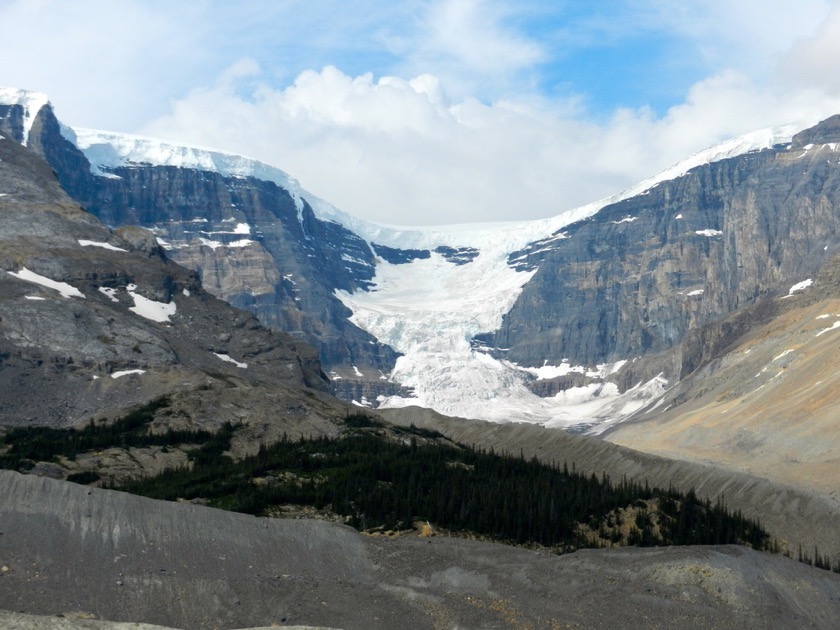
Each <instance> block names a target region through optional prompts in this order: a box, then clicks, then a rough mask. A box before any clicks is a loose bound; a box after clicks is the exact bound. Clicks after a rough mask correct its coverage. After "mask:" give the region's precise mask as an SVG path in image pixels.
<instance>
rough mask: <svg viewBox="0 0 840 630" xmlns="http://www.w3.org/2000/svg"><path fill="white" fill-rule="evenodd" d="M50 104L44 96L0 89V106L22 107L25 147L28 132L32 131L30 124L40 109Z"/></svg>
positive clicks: (36, 93) (37, 93)
mask: <svg viewBox="0 0 840 630" xmlns="http://www.w3.org/2000/svg"><path fill="white" fill-rule="evenodd" d="M49 104H50V99H49V98H47V95H46V94H43V93H41V92H33V91H32V90H22V89H19V88H13V87H0V105H20V106H21V107H23V110H24V111H23V142H22V144H23V145H24V146H26V145H27V144H28V143H29V132H30V131H31V130H32V123H33V122H34V121H35V117H36V116H37V115H38V112H39V111H41V108H42V107H44V106H45V105H49Z"/></svg>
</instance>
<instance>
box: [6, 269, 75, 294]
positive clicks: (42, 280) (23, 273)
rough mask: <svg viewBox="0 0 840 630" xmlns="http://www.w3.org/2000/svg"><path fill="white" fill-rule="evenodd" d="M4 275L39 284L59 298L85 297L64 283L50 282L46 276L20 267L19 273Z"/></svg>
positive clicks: (13, 272) (11, 272)
mask: <svg viewBox="0 0 840 630" xmlns="http://www.w3.org/2000/svg"><path fill="white" fill-rule="evenodd" d="M6 273H8V274H9V275H10V276H14V277H15V278H18V279H20V280H25V281H27V282H33V283H35V284H40V285H41V286H42V287H47V288H48V289H53V290H54V291H58V292H59V293H60V294H61V297H65V298H71V297H80V298H83V297H85V296H84V294H83V293H82V292H81V291H79V290H78V289H77V288H76V287H73V286H70V285H69V284H67V283H66V282H58V281H56V280H50V279H49V278H47V277H46V276H42V275H40V274H37V273H35V272H34V271H29V269H27V268H26V267H22V268H21V270H20V271H8V272H6Z"/></svg>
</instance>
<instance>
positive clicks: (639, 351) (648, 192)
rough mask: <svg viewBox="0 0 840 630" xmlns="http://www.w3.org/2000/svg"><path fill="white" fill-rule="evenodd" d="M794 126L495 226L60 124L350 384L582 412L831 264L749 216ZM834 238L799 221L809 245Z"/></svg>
mask: <svg viewBox="0 0 840 630" xmlns="http://www.w3.org/2000/svg"><path fill="white" fill-rule="evenodd" d="M16 98H17V101H16V102H18V101H21V98H20V96H17V97H16ZM797 129H798V127H795V126H788V127H783V128H778V129H771V130H763V131H759V132H755V133H752V134H748V135H746V136H743V137H741V138H737V139H734V140H731V141H729V142H726V143H723V144H721V145H719V146H717V147H713V148H711V149H708V150H706V151H702V152H699V153H697V154H695V155H694V156H691V157H689V158H687V159H686V160H683V161H681V162H680V163H678V164H676V165H674V166H673V167H671V168H669V169H666V170H665V171H663V172H662V173H659V174H657V175H656V176H654V177H651V178H650V179H648V180H645V181H643V182H640V183H639V184H638V185H636V186H633V187H631V188H630V189H628V190H626V191H624V192H622V193H620V194H617V195H614V196H613V197H610V198H608V199H604V200H601V201H598V202H594V203H591V204H588V205H586V206H583V207H581V208H576V209H572V210H569V211H566V212H563V213H561V214H558V215H557V216H555V217H552V218H548V219H544V220H538V221H528V222H511V223H506V224H496V225H480V224H478V225H463V226H441V227H433V228H417V227H400V226H389V225H380V224H376V223H371V222H369V221H365V220H362V219H359V218H357V217H353V216H350V215H348V214H346V213H344V212H341V211H340V210H338V209H336V208H335V207H334V206H332V205H331V204H329V203H327V202H326V201H323V200H321V199H318V198H316V197H314V196H313V195H311V194H309V193H307V192H306V191H305V190H303V189H301V187H300V185H299V183H298V182H297V181H296V180H294V178H292V177H290V176H289V175H288V174H286V173H284V172H283V171H281V170H279V169H277V168H275V167H272V166H269V165H266V164H263V163H260V162H258V161H255V160H251V159H248V158H245V157H242V156H237V155H233V154H230V153H225V152H221V151H215V150H210V149H204V148H200V147H183V146H177V145H174V144H172V143H167V142H165V141H160V140H155V139H150V138H142V137H138V136H129V135H125V134H115V133H109V132H100V131H91V130H81V129H78V130H70V129H68V128H66V127H62V128H61V134H62V135H63V139H61V141H66V142H69V143H71V144H72V146H74V147H76V148H77V149H79V150H81V152H82V154H83V156H84V159H86V160H87V161H88V163H89V169H88V170H89V172H87V173H78V172H70V171H68V167H67V166H66V165H65V164H64V163H62V162H61V160H58V161H55V162H54V167H55V168H56V169H57V170H58V171H59V175H60V176H62V173H63V172H64V175H65V176H66V181H67V182H68V184H67V185H70V186H71V188H72V187H73V186H76V188H75V189H73V190H71V194H74V195H76V197H77V199H79V200H80V202H82V203H83V204H84V205H85V206H86V207H88V208H89V209H90V210H91V211H92V212H94V213H95V214H97V215H98V216H100V217H102V218H104V219H105V220H106V221H107V222H109V223H113V224H126V223H138V224H140V225H143V226H145V227H148V228H150V229H153V230H154V231H155V232H156V234H157V235H158V238H159V239H161V242H163V243H165V246H166V247H167V248H168V249H169V255H170V256H171V257H173V258H174V259H175V260H177V261H178V262H180V263H181V264H184V265H186V266H188V267H191V268H193V269H196V270H197V271H198V272H199V273H200V274H201V275H202V278H203V279H204V282H205V285H206V286H207V287H208V288H209V289H210V290H211V291H214V292H215V293H216V294H217V295H220V296H221V297H224V298H225V299H227V300H229V301H231V302H232V303H233V304H235V305H237V306H240V307H242V308H247V309H249V310H251V311H252V312H254V313H255V314H257V315H258V316H259V317H260V318H261V319H262V320H263V321H265V322H266V323H269V324H271V325H274V326H277V327H280V328H283V329H284V330H288V331H290V332H292V333H293V334H297V335H299V336H301V337H303V338H305V339H307V340H309V341H310V342H311V343H313V344H315V345H316V346H317V347H319V349H320V352H321V360H322V362H323V363H324V365H325V368H326V370H327V371H328V372H329V374H330V376H331V377H332V378H333V386H334V391H336V393H339V394H340V395H342V396H344V397H345V398H347V399H353V400H355V401H356V402H357V403H359V404H368V405H381V406H386V407H388V406H390V407H400V406H405V405H408V404H421V405H425V406H429V407H432V408H434V409H436V410H438V411H442V412H445V413H450V414H456V415H461V416H467V417H477V418H486V419H492V420H495V421H507V420H527V421H531V422H539V423H545V424H548V425H551V426H571V425H582V426H589V425H598V424H601V423H604V422H607V421H614V420H615V419H616V418H625V417H628V416H629V415H632V413H633V412H635V411H636V410H637V409H638V408H640V407H641V406H644V405H645V404H646V403H647V402H649V401H652V400H655V399H656V398H657V397H659V396H661V395H662V393H663V391H664V390H665V389H666V388H667V387H668V386H670V385H673V383H674V382H675V381H676V380H677V379H678V378H679V377H680V373H679V370H678V369H677V368H676V367H675V366H676V365H677V364H676V362H675V360H674V359H673V355H668V356H669V357H670V358H666V359H665V360H664V364H663V367H661V368H660V369H656V367H655V365H654V363H653V361H652V360H648V359H649V358H650V357H653V356H658V355H659V354H661V353H663V352H664V353H668V352H672V351H673V349H674V348H676V347H677V346H678V345H679V343H680V341H681V339H682V337H683V336H684V335H685V334H686V332H687V331H688V330H691V329H693V328H696V327H698V326H703V325H705V324H707V323H709V322H711V321H715V320H717V319H719V318H721V317H723V316H725V315H726V314H727V313H728V312H731V311H732V310H733V309H737V308H739V305H740V304H742V303H744V302H745V301H749V300H753V299H755V298H757V297H758V296H760V295H763V294H766V293H767V292H770V291H773V290H774V289H775V287H777V286H778V285H779V283H780V282H786V281H787V280H788V278H789V277H791V276H793V275H795V274H800V273H802V274H804V273H806V272H808V271H811V270H813V269H815V268H816V267H817V266H818V265H819V263H820V261H821V260H822V258H820V256H814V257H812V258H811V259H808V263H807V265H798V266H797V264H795V263H792V262H782V263H777V262H776V258H779V257H778V256H777V257H772V258H770V259H769V260H764V259H763V258H762V256H763V257H764V258H767V253H766V251H765V253H764V254H760V253H758V250H759V249H760V248H761V247H764V245H761V244H759V243H758V241H767V239H771V240H772V239H776V240H773V242H772V243H770V244H769V245H767V247H765V249H767V250H768V251H769V250H771V249H773V248H774V247H778V241H779V239H780V238H781V237H782V236H783V235H781V234H780V235H778V237H777V235H775V234H769V233H768V234H760V235H758V237H759V238H758V241H756V243H755V244H750V243H748V242H747V234H746V232H747V230H745V229H743V225H748V224H749V223H750V221H754V218H753V217H752V216H751V213H753V214H754V209H750V207H748V204H746V205H745V204H741V201H740V196H741V195H749V194H753V193H750V192H749V191H750V190H752V189H750V188H749V187H750V186H751V185H752V184H749V183H748V182H749V178H750V177H752V178H758V179H757V181H759V183H758V185H759V186H765V183H764V182H763V180H762V175H761V173H763V172H764V170H765V169H767V168H775V169H776V171H775V173H776V174H774V175H773V177H774V178H776V179H778V178H780V177H782V178H785V177H793V176H794V171H795V170H796V169H800V168H804V170H805V172H806V175H808V173H810V172H811V170H809V169H816V168H817V164H818V162H819V161H820V160H821V159H822V157H821V155H818V154H819V150H817V149H819V147H821V146H823V144H820V143H819V142H815V143H812V146H816V147H817V149H813V148H812V149H811V150H810V152H809V151H807V150H806V152H805V153H806V154H807V156H806V157H805V158H804V161H802V162H801V163H799V164H797V165H796V166H792V162H791V160H792V159H793V158H794V157H795V158H796V159H797V160H798V159H799V158H800V157H801V156H799V153H801V152H802V151H801V148H800V147H793V146H792V144H791V142H792V139H793V135H794V132H795V131H797ZM42 133H46V132H45V131H43V132H42ZM817 140H819V134H818V135H817ZM49 141H50V142H52V143H53V144H56V143H58V142H59V139H56V138H52V139H51V140H49ZM71 170H72V169H71ZM208 175H212V177H213V178H209V177H208ZM801 176H802V171H801V170H800V171H799V177H800V178H801ZM808 177H810V175H808ZM776 179H773V181H772V182H771V181H770V180H768V182H767V185H773V186H776V185H777V184H778V182H777V181H776ZM79 182H81V183H79ZM712 187H715V188H712ZM774 194H775V193H774ZM284 196H285V197H284ZM126 199H131V200H132V202H131V204H130V205H129V204H127V203H126V201H125V200H126ZM175 199H177V200H178V201H177V202H175V201H174V200H175ZM731 200H737V203H736V204H735V205H736V206H737V207H738V208H739V209H738V212H737V213H735V214H733V213H731V212H730V211H729V210H728V208H729V207H730V206H732V201H731ZM442 202H444V203H445V200H442ZM284 204H286V205H285V206H284ZM739 204H740V205H739ZM286 206H288V207H287V208H286ZM761 211H763V210H761ZM832 220H834V219H832ZM774 221H776V218H775V217H765V218H764V219H762V223H761V224H762V225H770V224H773V222H774ZM234 224H238V225H246V226H248V233H247V234H245V235H244V238H243V236H238V237H236V238H237V239H238V240H233V239H234V237H230V238H228V237H222V236H219V235H223V234H227V233H228V232H229V230H230V226H231V225H234ZM739 235H740V236H739ZM742 236H743V238H742ZM827 237H828V232H827V231H826V230H822V231H813V230H812V231H811V232H809V233H808V234H805V235H804V236H803V238H802V247H800V251H799V258H802V256H803V253H804V251H805V250H806V249H808V248H812V249H813V250H814V251H816V252H818V251H819V250H820V248H824V247H827V245H826V244H825V243H826V240H825V239H826V238H827ZM733 239H734V240H733ZM802 248H805V249H802ZM826 255H828V253H826ZM747 258H748V259H749V260H750V262H749V263H748V264H745V263H743V262H740V261H742V260H746V259H747ZM808 265H810V266H808ZM806 266H807V269H806ZM812 268H813V269H812ZM742 269H743V270H744V271H743V272H742V271H741V270H742ZM722 274H723V275H722ZM727 274H728V276H727V277H726V278H724V276H726V275H727ZM802 277H804V276H802ZM802 277H797V278H795V280H796V281H800V280H802ZM348 320H349V321H348ZM397 355H399V356H397Z"/></svg>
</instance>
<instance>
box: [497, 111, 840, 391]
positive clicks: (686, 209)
mask: <svg viewBox="0 0 840 630" xmlns="http://www.w3.org/2000/svg"><path fill="white" fill-rule="evenodd" d="M838 120H840V117H834V118H832V119H829V120H828V121H825V122H824V123H822V124H821V125H819V126H817V127H815V128H813V129H809V130H806V131H804V132H802V133H800V134H799V135H797V136H796V137H795V138H794V140H793V142H792V143H791V144H790V145H784V146H777V147H775V148H773V149H769V150H764V151H759V152H755V153H749V154H746V155H742V156H739V157H736V158H732V159H727V160H722V161H719V162H715V163H712V164H706V165H704V166H701V167H698V168H696V169H694V170H692V171H690V172H689V173H688V174H686V175H684V176H683V177H680V178H678V179H675V180H672V181H666V182H663V183H661V184H659V185H658V186H656V187H654V188H652V189H651V190H649V191H647V192H646V193H644V194H641V195H638V196H635V197H632V198H630V199H627V200H625V201H622V202H620V203H617V204H613V205H610V206H607V207H605V208H604V209H603V210H601V211H600V212H599V213H598V214H596V215H595V216H593V217H591V218H589V219H587V220H585V221H581V222H579V223H576V224H573V225H570V226H568V227H566V228H564V230H563V235H565V237H566V238H559V239H558V238H556V237H552V238H550V239H547V240H546V241H545V242H537V243H534V244H532V245H530V246H529V247H528V248H525V249H524V250H522V251H519V252H516V253H514V254H512V255H511V261H513V263H514V264H516V265H517V266H519V267H520V268H530V269H537V271H536V274H535V275H534V277H533V278H532V279H531V281H530V282H529V283H528V284H527V285H526V286H525V288H524V290H523V291H522V294H521V295H520V296H519V299H518V300H517V302H516V304H515V305H514V307H513V309H512V310H511V311H510V312H509V313H508V315H507V316H506V317H505V320H504V324H503V326H502V328H501V329H500V330H499V331H497V332H495V333H493V334H490V335H486V336H484V337H483V341H484V342H485V343H486V344H488V345H490V346H494V347H497V348H506V349H507V350H506V351H505V353H504V355H505V356H506V357H507V358H509V359H511V360H513V361H516V362H517V363H521V364H524V365H541V364H542V362H543V361H545V360H546V359H548V361H549V363H552V362H555V361H557V360H558V359H560V358H564V357H565V358H569V359H570V360H571V362H572V363H573V364H582V365H593V364H597V363H605V362H611V361H617V360H621V359H634V358H638V357H641V356H645V355H649V354H652V353H658V352H662V351H665V350H667V349H669V348H673V347H675V346H676V345H677V344H679V343H680V342H681V341H682V340H683V339H685V337H686V334H687V333H688V332H689V331H690V330H695V329H699V328H701V327H702V326H704V325H706V324H708V323H711V322H714V321H717V320H719V319H721V318H722V317H724V316H725V315H727V314H729V313H732V312H734V311H735V310H737V309H739V308H742V307H744V306H745V305H748V304H751V303H753V302H754V301H755V300H756V299H757V298H759V297H761V296H765V295H768V294H771V293H773V292H778V291H784V292H785V293H786V292H787V290H788V288H789V287H791V286H792V285H794V284H795V283H797V282H800V281H803V280H806V279H807V278H810V277H812V276H813V275H814V274H816V272H817V270H818V269H819V268H820V266H821V265H822V264H823V263H824V262H825V261H826V260H828V259H829V258H830V257H831V256H833V255H834V254H836V253H837V252H838V251H840V244H838V239H837V234H838V231H840V167H839V166H838V164H840V152H838V142H840V129H838ZM547 241H550V245H547V244H546V242H547ZM628 367H629V366H628ZM668 376H669V378H675V377H678V376H679V372H678V371H672V372H671V373H670V374H668Z"/></svg>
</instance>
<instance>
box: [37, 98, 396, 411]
mask: <svg viewBox="0 0 840 630" xmlns="http://www.w3.org/2000/svg"><path fill="white" fill-rule="evenodd" d="M65 133H69V134H72V132H65ZM29 146H31V147H32V148H33V149H35V150H36V151H37V152H38V153H39V154H40V155H42V156H43V157H44V158H45V159H46V160H47V161H48V162H49V163H50V164H51V165H52V166H53V168H54V169H55V170H56V173H57V174H58V177H59V180H60V182H61V184H62V186H63V187H64V188H65V189H66V190H67V191H68V192H69V194H70V195H71V196H72V197H73V198H74V199H75V200H77V201H78V202H79V203H81V204H82V205H83V206H84V207H85V209H87V210H88V211H89V212H91V213H92V214H94V215H95V216H97V217H98V218H99V219H101V220H102V221H103V222H104V223H106V224H108V225H111V226H128V225H136V226H142V227H145V228H148V229H151V230H152V231H153V232H154V233H155V235H156V236H157V237H158V239H159V242H161V243H162V246H163V247H164V248H165V249H166V250H167V255H168V257H169V258H171V259H172V260H174V261H175V262H177V263H180V264H182V265H184V266H185V267H187V268H189V269H192V270H194V271H196V272H197V273H198V275H199V278H200V279H201V281H202V283H203V285H204V287H205V289H206V290H207V291H209V292H210V293H212V294H213V295H216V296H217V297H219V298H221V299H224V300H225V301H227V302H229V303H230V304H232V305H233V306H236V307H238V308H242V309H246V310H248V311H250V312H251V313H253V314H254V315H255V316H257V317H258V318H259V319H260V321H261V322H262V323H263V324H265V325H267V326H269V327H272V328H275V329H278V330H282V331H285V332H287V333H289V334H291V335H293V336H296V337H297V338H299V339H301V340H305V341H307V342H310V343H312V344H313V345H315V346H316V347H317V349H318V351H319V358H320V360H321V362H322V364H323V365H324V367H325V370H326V371H328V372H331V373H332V376H333V377H340V378H338V379H335V383H336V386H335V389H336V390H339V392H340V391H341V390H344V389H347V387H346V386H345V385H344V383H342V382H341V381H342V380H345V382H349V384H350V386H351V387H352V388H353V389H354V390H355V391H362V392H364V393H365V394H367V395H368V396H369V397H370V398H371V399H375V398H376V395H377V394H379V393H383V392H385V393H388V394H393V393H396V392H397V391H399V390H400V388H399V387H398V386H396V385H394V384H391V383H387V382H383V381H382V380H381V379H379V376H380V374H383V373H385V374H387V373H389V372H390V370H391V368H392V367H393V365H394V361H395V360H396V357H397V355H396V353H395V352H394V351H393V350H392V349H391V348H389V347H388V346H386V345H383V344H380V343H378V342H377V341H376V339H375V338H374V337H372V336H371V335H370V334H368V333H366V332H365V331H363V330H361V329H359V328H358V327H356V326H355V325H353V324H352V323H351V322H350V321H349V320H348V318H349V316H350V314H351V313H350V312H349V310H348V309H347V308H346V307H345V306H344V305H343V304H342V303H341V302H340V301H339V300H338V299H337V298H336V297H335V295H334V291H335V290H336V289H344V290H347V291H353V290H356V289H359V288H364V287H367V286H369V285H370V280H371V278H372V277H373V274H374V254H373V252H372V251H371V248H370V247H369V246H368V244H367V243H366V242H365V241H364V240H363V239H361V238H359V237H358V236H357V235H355V234H354V233H352V232H351V231H350V230H348V229H347V228H345V227H343V226H341V225H339V224H338V223H335V222H329V221H322V220H320V219H318V218H317V217H316V216H315V215H314V213H313V211H312V208H311V207H309V205H308V204H307V203H306V201H304V200H302V199H300V198H296V197H295V196H294V195H293V194H292V192H290V191H289V190H287V189H284V188H281V187H280V186H278V185H277V184H276V183H274V182H271V181H265V180H261V179H256V178H254V177H226V176H223V175H221V174H219V173H213V172H207V171H200V170H194V169H189V168H177V167H174V166H152V165H133V166H132V167H130V168H116V169H112V170H110V171H109V172H108V174H107V176H106V177H101V176H100V177H97V176H94V175H93V174H92V173H91V165H90V163H89V162H88V160H87V158H86V157H85V156H84V154H82V153H81V151H79V150H78V149H77V148H76V147H75V146H74V145H73V144H72V143H71V142H69V141H68V140H66V139H65V138H64V137H63V136H62V131H61V129H60V126H59V123H58V121H57V120H56V118H55V115H54V114H53V111H52V108H51V107H50V106H46V107H44V108H42V110H41V112H40V113H39V114H38V116H37V117H36V120H35V122H34V124H33V126H32V131H31V133H30V138H29ZM354 366H356V369H354ZM357 371H360V372H362V373H365V374H373V375H375V377H374V378H373V379H372V380H370V382H366V381H362V382H359V379H358V377H357V376H356V374H357Z"/></svg>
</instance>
